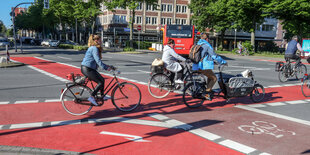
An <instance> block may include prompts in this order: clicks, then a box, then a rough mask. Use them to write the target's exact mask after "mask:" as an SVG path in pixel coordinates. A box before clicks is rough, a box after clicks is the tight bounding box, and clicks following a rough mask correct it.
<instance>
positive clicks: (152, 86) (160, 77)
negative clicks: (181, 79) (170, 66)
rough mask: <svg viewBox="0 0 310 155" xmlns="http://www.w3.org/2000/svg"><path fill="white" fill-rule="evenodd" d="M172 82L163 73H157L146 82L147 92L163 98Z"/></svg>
mask: <svg viewBox="0 0 310 155" xmlns="http://www.w3.org/2000/svg"><path fill="white" fill-rule="evenodd" d="M171 87H172V83H171V81H170V79H169V77H168V76H167V75H165V74H162V73H158V74H155V75H153V76H152V77H151V79H150V81H149V83H148V90H149V93H150V94H151V95H152V96H153V97H155V98H164V97H166V96H167V95H168V94H169V93H170V91H171Z"/></svg>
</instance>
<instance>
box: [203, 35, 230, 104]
mask: <svg viewBox="0 0 310 155" xmlns="http://www.w3.org/2000/svg"><path fill="white" fill-rule="evenodd" d="M197 44H198V45H201V47H202V48H203V50H202V51H201V58H204V57H206V56H208V55H210V56H211V58H212V59H213V57H214V56H217V54H216V53H215V52H214V50H213V47H212V46H211V45H210V43H209V35H208V34H206V33H203V34H202V35H201V38H200V40H199V41H198V43H197ZM202 63H203V62H202ZM221 63H226V61H224V60H222V62H221ZM199 71H200V72H201V73H202V74H204V75H205V76H207V77H208V80H207V88H206V94H203V97H204V98H206V99H207V100H212V97H211V95H212V88H213V86H214V84H215V83H216V81H217V78H216V76H215V74H214V72H213V70H212V69H206V70H201V69H200V70H199Z"/></svg>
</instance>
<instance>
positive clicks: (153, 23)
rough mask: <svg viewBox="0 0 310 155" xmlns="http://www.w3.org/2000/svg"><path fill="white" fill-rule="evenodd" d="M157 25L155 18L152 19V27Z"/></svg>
mask: <svg viewBox="0 0 310 155" xmlns="http://www.w3.org/2000/svg"><path fill="white" fill-rule="evenodd" d="M156 24H157V17H152V25H156Z"/></svg>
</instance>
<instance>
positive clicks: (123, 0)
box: [103, 0, 158, 47]
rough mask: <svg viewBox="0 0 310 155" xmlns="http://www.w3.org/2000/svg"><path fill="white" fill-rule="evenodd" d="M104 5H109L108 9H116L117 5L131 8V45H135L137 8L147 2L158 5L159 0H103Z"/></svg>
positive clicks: (147, 3)
mask: <svg viewBox="0 0 310 155" xmlns="http://www.w3.org/2000/svg"><path fill="white" fill-rule="evenodd" d="M103 2H104V5H106V6H107V8H108V10H112V11H114V9H115V8H116V7H120V8H123V9H126V8H128V9H129V10H130V19H129V28H130V35H129V41H130V47H133V24H134V21H135V10H136V8H137V7H138V6H139V4H143V2H146V3H145V4H146V5H153V6H157V2H158V1H157V0H103Z"/></svg>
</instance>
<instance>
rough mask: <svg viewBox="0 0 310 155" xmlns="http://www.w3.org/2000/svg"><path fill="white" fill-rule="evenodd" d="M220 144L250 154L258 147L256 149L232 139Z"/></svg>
mask: <svg viewBox="0 0 310 155" xmlns="http://www.w3.org/2000/svg"><path fill="white" fill-rule="evenodd" d="M220 144H221V145H224V146H226V147H229V148H232V149H235V150H238V151H240V152H242V153H245V154H249V153H251V152H254V151H256V149H254V148H252V147H248V146H245V145H243V144H240V143H237V142H234V141H231V140H224V141H221V142H220Z"/></svg>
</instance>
